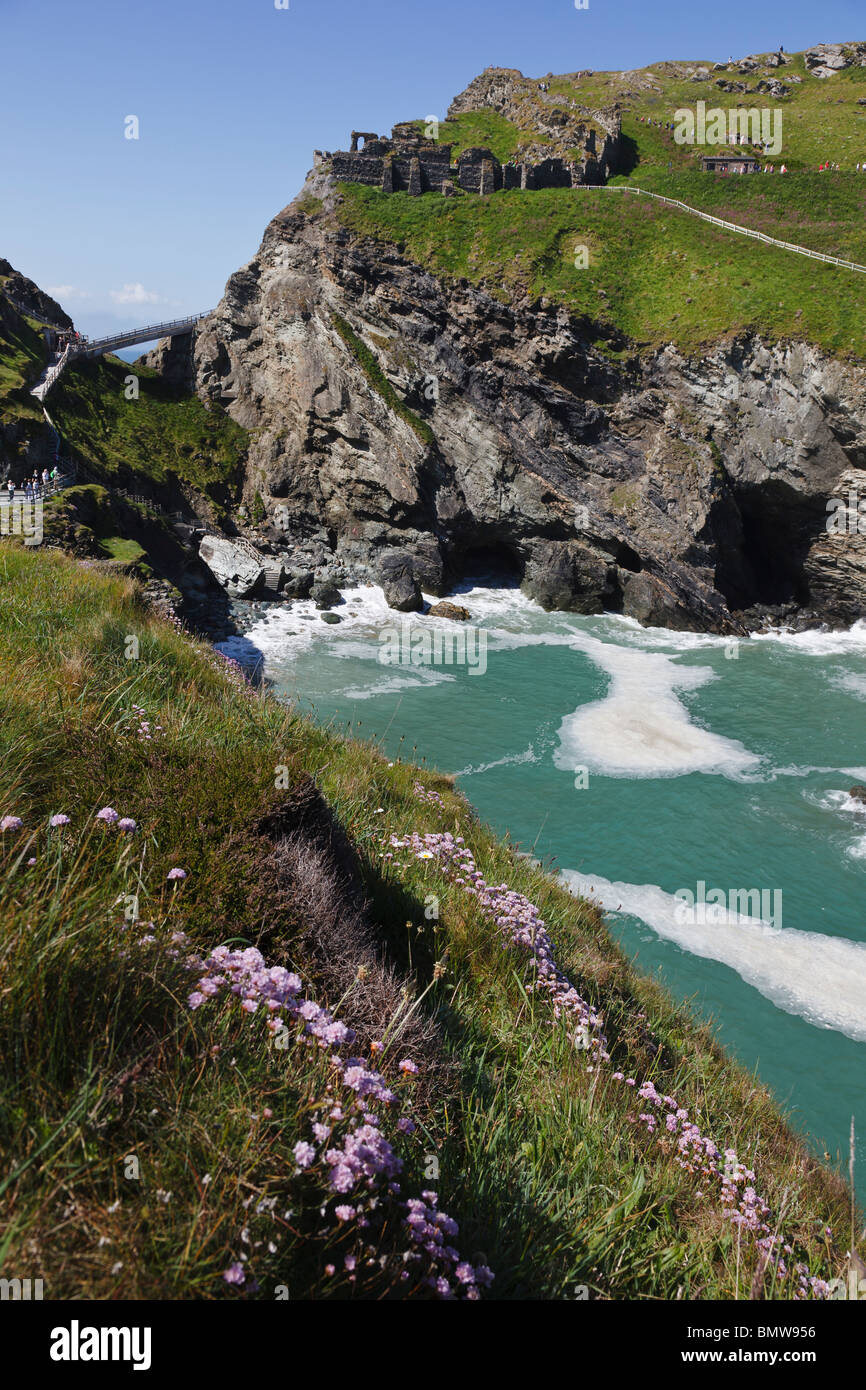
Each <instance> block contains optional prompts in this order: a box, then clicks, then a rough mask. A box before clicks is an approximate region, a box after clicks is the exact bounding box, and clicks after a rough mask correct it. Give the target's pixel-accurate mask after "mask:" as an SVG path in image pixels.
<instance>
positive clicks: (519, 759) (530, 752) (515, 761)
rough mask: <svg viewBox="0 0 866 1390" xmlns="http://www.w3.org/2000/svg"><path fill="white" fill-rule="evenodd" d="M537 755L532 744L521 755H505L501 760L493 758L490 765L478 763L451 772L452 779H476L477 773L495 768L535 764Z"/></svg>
mask: <svg viewBox="0 0 866 1390" xmlns="http://www.w3.org/2000/svg"><path fill="white" fill-rule="evenodd" d="M537 762H538V755H537V753H536V751H535V747H534V745H533V744H530V745H529V747H528V748H525V749H524V750H523V752H522V753H506V754H504V756H503V757H501V758H495V759H494V761H493V762H491V763H479V764H478V766H477V767H472V766H470V767H462V768H461V769H460V771H459V772H453V773H452V774H451V776H452V777H477V776H478V775H479V773H482V772H491V771H492V770H493V768H495V767H518V766H519V765H520V764H521V763H537Z"/></svg>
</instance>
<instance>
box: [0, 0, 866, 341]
mask: <svg viewBox="0 0 866 1390" xmlns="http://www.w3.org/2000/svg"><path fill="white" fill-rule="evenodd" d="M289 5H290V8H289V9H286V10H282V9H277V8H276V7H275V3H274V0H140V3H124V0H0V34H2V49H3V65H2V66H3V76H2V82H0V120H2V130H3V140H2V159H0V256H5V257H6V258H7V259H9V260H11V261H12V263H13V265H15V266H16V267H17V268H18V269H20V270H22V271H23V272H24V273H25V274H27V275H29V276H31V277H32V278H33V279H34V280H36V281H37V282H38V283H39V284H40V285H42V286H43V287H46V288H47V287H55V288H56V287H71V288H66V289H64V291H63V292H62V293H61V294H60V296H59V297H60V298H61V299H62V300H63V302H64V304H65V307H66V308H67V310H68V311H69V312H70V313H71V314H72V315H73V317H74V318H75V320H76V322H77V323H78V325H79V327H80V328H81V329H83V331H85V332H88V333H95V332H98V331H109V330H110V329H112V328H114V327H115V326H116V325H117V324H118V323H120V324H123V325H124V326H128V325H133V324H136V325H137V324H140V323H142V322H144V323H148V322H153V321H155V320H159V319H161V318H170V317H173V316H176V315H179V314H181V313H184V312H190V311H194V310H198V309H209V308H211V307H212V306H213V305H214V304H215V303H216V302H217V300H218V299H219V297H220V295H221V294H222V290H223V286H224V284H225V281H226V279H227V277H228V276H229V275H230V274H231V272H232V271H233V270H235V269H236V268H237V267H238V266H239V265H242V264H243V263H244V262H245V261H247V260H249V258H250V257H251V256H252V255H254V253H255V251H256V249H257V247H258V244H259V241H260V239H261V234H262V231H263V230H264V227H265V225H266V223H267V222H268V221H269V220H270V218H271V217H272V216H273V215H274V213H276V212H278V211H279V209H280V208H282V207H284V206H285V204H286V203H288V202H289V201H290V200H291V198H292V197H294V195H295V193H296V192H297V191H298V189H299V188H300V186H301V184H302V182H303V179H304V176H305V174H306V172H307V170H308V169H309V168H310V166H311V164H312V152H313V150H314V149H316V148H320V149H341V148H345V147H346V144H347V138H348V132H349V131H350V130H351V129H352V128H353V127H355V128H358V129H361V130H379V131H386V130H390V128H391V126H392V125H393V124H394V122H395V121H398V120H406V119H409V118H412V117H415V116H426V115H433V114H436V115H439V116H444V114H445V111H446V108H447V106H448V104H449V102H450V100H451V98H452V97H453V96H455V95H456V93H457V92H459V91H461V90H462V89H463V87H465V86H466V84H467V83H468V82H469V81H470V80H471V79H472V77H474V76H475V75H476V74H477V73H479V72H481V71H482V70H483V69H484V68H485V67H487V66H488V65H490V64H497V65H501V66H507V67H518V68H520V69H521V70H522V71H523V72H524V73H526V74H527V75H529V76H541V75H543V74H545V73H547V72H550V71H553V72H568V71H573V70H574V69H576V68H581V67H589V68H594V69H596V70H602V69H607V68H631V67H639V66H643V65H644V64H647V63H652V62H655V61H658V60H660V59H662V58H693V59H697V58H705V59H717V60H721V59H726V58H727V57H728V55H729V54H731V53H733V54H734V56H735V57H742V56H743V55H744V54H746V53H754V52H760V51H762V50H767V49H772V48H778V46H779V44H780V43H783V44H784V45H785V47H786V48H787V49H790V50H796V49H802V48H806V47H808V46H809V45H810V44H813V43H820V42H833V41H839V40H844V39H858V38H859V39H863V38H866V14H864V12H863V4H862V0H856V3H855V2H854V0H823V3H822V4H821V5H815V4H813V3H808V4H807V3H806V0H764V3H763V4H761V5H756V4H754V2H753V0H719V2H718V3H714V4H706V5H701V4H695V3H686V0H654V3H649V0H589V8H588V9H587V10H580V11H578V10H576V9H575V7H574V0H435V2H434V0H289ZM130 115H134V116H137V117H138V119H139V122H140V139H138V140H127V139H125V138H124V120H125V118H126V117H127V116H130Z"/></svg>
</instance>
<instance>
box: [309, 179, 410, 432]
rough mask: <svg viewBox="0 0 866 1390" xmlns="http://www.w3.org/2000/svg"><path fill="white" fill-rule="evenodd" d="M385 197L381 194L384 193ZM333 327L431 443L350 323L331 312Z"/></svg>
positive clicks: (373, 381) (386, 397)
mask: <svg viewBox="0 0 866 1390" xmlns="http://www.w3.org/2000/svg"><path fill="white" fill-rule="evenodd" d="M383 196H384V195H383ZM331 319H332V321H333V324H334V327H335V328H336V330H337V332H338V333H339V335H340V337H341V338H342V340H343V342H344V343H345V344H346V347H347V348H348V349H349V351H350V352H351V354H352V356H353V357H354V358H355V360H356V362H357V363H358V365H359V366H360V367H361V368H362V369H363V371H364V375H365V376H366V378H367V380H368V381H369V383H370V385H371V386H372V387H373V390H374V391H375V392H376V393H377V394H378V395H379V396H381V397H382V400H383V401H384V402H385V404H386V405H387V406H388V407H389V408H390V409H391V410H393V412H394V414H395V415H399V416H400V419H401V420H405V421H406V424H407V425H409V426H410V428H411V429H412V430H413V431H414V432H415V434H416V435H417V436H418V438H419V439H420V440H421V442H422V444H434V443H435V436H434V434H433V431H432V429H431V428H430V426H429V425H428V424H427V421H426V420H422V419H421V417H420V416H419V415H416V414H415V411H414V410H412V409H411V408H410V407H409V406H408V405H407V404H406V402H405V401H404V400H402V399H401V398H400V396H398V395H397V392H396V391H395V390H394V387H393V386H392V385H391V383H390V381H389V380H388V378H387V377H386V376H385V373H384V372H383V371H382V368H381V367H380V366H379V363H378V361H377V360H376V357H375V355H374V354H373V353H372V352H371V350H370V349H369V348H368V347H367V345H366V343H364V342H362V341H361V339H360V338H359V337H358V335H357V333H356V332H355V330H354V329H353V328H352V326H351V324H349V323H347V322H346V320H345V319H344V318H343V317H342V315H340V314H337V313H333V314H332V315H331Z"/></svg>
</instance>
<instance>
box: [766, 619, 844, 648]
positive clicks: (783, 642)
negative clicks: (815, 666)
mask: <svg viewBox="0 0 866 1390" xmlns="http://www.w3.org/2000/svg"><path fill="white" fill-rule="evenodd" d="M751 636H752V641H753V642H777V643H778V644H779V646H782V647H792V648H794V650H795V651H799V652H803V653H805V654H806V655H807V656H845V655H848V654H850V653H856V652H866V622H864V621H863V619H860V620H859V621H858V622H856V623H854V625H853V627H849V628H847V629H843V630H842V631H839V632H825V631H823V630H822V629H820V628H810V629H809V630H808V631H806V632H790V631H788V629H787V628H776V629H774V630H773V631H772V632H753V633H752V635H751Z"/></svg>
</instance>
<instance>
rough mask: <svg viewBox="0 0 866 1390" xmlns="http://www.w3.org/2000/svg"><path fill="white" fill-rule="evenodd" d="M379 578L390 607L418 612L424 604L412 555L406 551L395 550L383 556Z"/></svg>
mask: <svg viewBox="0 0 866 1390" xmlns="http://www.w3.org/2000/svg"><path fill="white" fill-rule="evenodd" d="M379 580H380V583H381V585H382V589H383V591H384V594H385V602H386V603H387V604H388V607H389V608H395V609H396V610H397V612H398V613H417V612H418V610H419V609H420V608H421V607H422V606H423V600H422V598H421V586H420V584H419V583H418V579H417V577H416V574H415V570H414V567H413V564H412V557H411V555H409V554H407V553H406V552H405V551H402V550H395V551H391V552H390V553H389V554H386V555H383V556H382V558H381V560H380V562H379Z"/></svg>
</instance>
